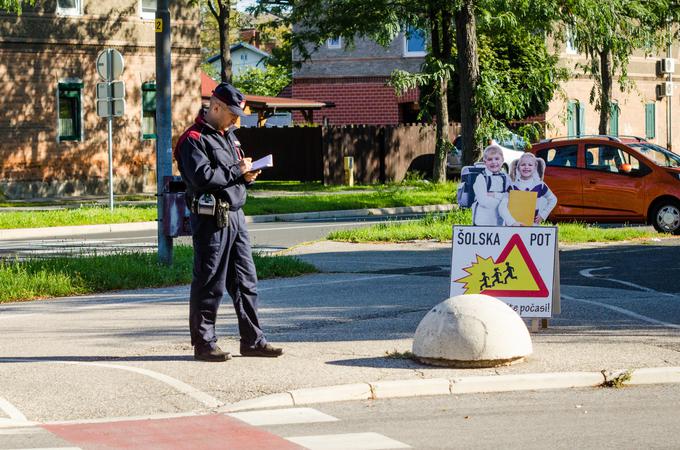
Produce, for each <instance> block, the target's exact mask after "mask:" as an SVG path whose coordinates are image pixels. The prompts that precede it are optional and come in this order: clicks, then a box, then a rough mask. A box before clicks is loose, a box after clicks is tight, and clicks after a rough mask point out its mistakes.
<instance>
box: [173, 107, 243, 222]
mask: <svg viewBox="0 0 680 450" xmlns="http://www.w3.org/2000/svg"><path fill="white" fill-rule="evenodd" d="M174 155H175V159H176V160H177V165H178V167H179V171H180V173H181V174H182V179H183V180H184V182H185V183H186V184H187V196H190V197H193V196H196V195H200V194H203V193H211V194H213V195H215V197H217V198H220V199H222V200H226V201H227V202H228V203H229V205H230V209H231V210H237V209H239V208H241V207H242V206H243V205H244V204H245V202H246V185H247V183H246V181H245V180H244V178H243V173H242V172H241V168H240V167H239V160H240V159H241V158H242V157H243V153H242V151H241V144H240V143H239V142H238V139H236V136H234V133H233V131H232V130H229V131H226V132H222V131H219V130H216V129H215V128H213V127H212V126H210V124H208V123H207V122H206V121H205V119H204V117H203V114H199V115H198V117H197V118H196V122H195V123H194V124H193V125H192V126H191V127H189V128H188V129H187V130H186V131H185V132H184V134H182V136H180V138H179V139H178V140H177V145H176V147H175V151H174Z"/></svg>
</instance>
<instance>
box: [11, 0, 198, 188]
mask: <svg viewBox="0 0 680 450" xmlns="http://www.w3.org/2000/svg"><path fill="white" fill-rule="evenodd" d="M186 4H187V2H171V12H170V13H171V20H172V83H173V86H172V93H173V98H172V102H173V135H175V136H176V135H178V134H179V133H180V132H181V130H182V129H183V128H185V127H186V126H187V125H188V124H189V123H191V121H192V120H193V117H194V115H195V113H196V111H197V110H198V109H199V107H200V102H201V97H200V93H201V91H200V77H199V76H198V73H199V68H200V64H201V55H200V44H199V37H198V33H199V28H198V24H199V11H198V8H197V7H189V6H186ZM155 5H156V1H155V0H110V1H107V2H101V1H94V0H45V1H41V2H36V6H35V7H24V10H23V13H22V14H21V16H18V17H17V16H15V15H0V80H1V81H2V88H0V89H1V90H2V95H1V96H0V99H2V100H1V102H2V115H1V116H0V137H1V138H0V193H3V194H4V195H6V196H7V197H9V198H30V197H43V196H63V195H84V194H104V193H106V192H107V191H108V150H107V121H106V120H105V119H102V118H100V117H98V116H97V114H96V109H95V97H96V84H97V82H99V81H101V80H100V79H99V76H98V74H97V71H96V69H95V59H96V57H97V55H98V53H99V52H100V51H102V50H103V49H105V48H115V49H117V50H118V51H119V52H120V53H122V55H123V57H124V60H125V70H124V72H123V74H122V76H121V77H120V79H121V80H123V81H124V82H125V86H126V102H127V106H126V112H125V115H124V116H123V117H120V118H115V119H114V120H113V136H114V146H113V172H114V191H115V192H116V193H117V194H119V193H128V192H141V191H143V190H144V189H147V190H152V191H153V190H155V164H156V163H155V143H156V141H155V136H156V134H155V133H156V130H155V78H156V77H155V34H154V13H155Z"/></svg>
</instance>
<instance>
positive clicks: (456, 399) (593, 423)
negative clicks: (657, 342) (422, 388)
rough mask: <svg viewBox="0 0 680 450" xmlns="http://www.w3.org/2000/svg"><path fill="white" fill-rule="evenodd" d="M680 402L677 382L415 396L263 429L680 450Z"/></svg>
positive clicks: (424, 447) (419, 440) (458, 442)
mask: <svg viewBox="0 0 680 450" xmlns="http://www.w3.org/2000/svg"><path fill="white" fill-rule="evenodd" d="M678 404H680V387H678V386H677V385H670V386H644V387H636V388H634V389H630V388H627V389H570V390H561V391H533V392H531V391H530V392H510V393H503V394H498V393H492V394H470V395H460V396H445V397H415V398H407V399H387V400H382V401H364V402H342V403H334V404H324V405H310V406H311V407H312V408H314V409H316V410H318V411H320V412H322V413H324V414H326V415H328V416H330V417H334V418H336V419H338V420H337V421H326V422H317V423H305V424H286V425H269V426H265V427H263V428H265V429H266V430H268V431H270V432H273V433H275V434H277V435H279V436H296V437H300V436H306V437H309V436H326V439H328V440H330V439H332V437H333V436H337V435H338V434H349V433H377V434H379V435H381V436H383V437H385V438H389V439H392V440H395V441H397V442H400V443H402V444H405V445H407V446H409V447H410V448H415V449H421V450H430V449H432V450H434V449H501V448H517V449H519V448H521V449H546V448H551V449H570V450H571V449H592V448H599V449H641V448H658V449H661V448H668V449H670V448H676V449H677V448H678V446H679V444H680V414H678ZM389 448H395V447H389Z"/></svg>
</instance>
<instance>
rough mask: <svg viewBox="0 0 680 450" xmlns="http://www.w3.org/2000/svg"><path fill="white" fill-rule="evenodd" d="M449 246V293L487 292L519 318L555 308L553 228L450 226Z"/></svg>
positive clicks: (545, 314)
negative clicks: (450, 244)
mask: <svg viewBox="0 0 680 450" xmlns="http://www.w3.org/2000/svg"><path fill="white" fill-rule="evenodd" d="M452 246H453V247H452V254H451V277H450V282H451V284H450V291H449V296H450V297H455V296H457V295H462V294H486V295H490V296H492V297H495V298H497V299H499V300H501V301H503V302H505V303H506V304H507V305H508V306H510V307H511V308H512V309H513V310H514V311H516V312H517V313H518V314H519V315H520V316H521V317H552V313H553V309H556V310H557V311H556V312H559V302H558V301H555V299H554V298H553V297H554V294H555V293H557V294H556V295H557V296H559V289H558V290H557V291H555V286H556V285H559V283H557V284H556V277H555V275H556V272H555V266H556V261H557V228H556V227H486V226H467V225H454V226H453V239H452ZM555 298H557V299H559V297H555Z"/></svg>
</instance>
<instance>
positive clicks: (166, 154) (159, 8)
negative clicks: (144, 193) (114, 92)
mask: <svg viewBox="0 0 680 450" xmlns="http://www.w3.org/2000/svg"><path fill="white" fill-rule="evenodd" d="M168 3H169V0H157V3H156V20H155V28H156V33H155V34H156V136H157V138H156V177H157V179H156V189H157V190H156V192H157V197H156V198H157V208H158V260H159V261H160V262H161V263H163V264H166V265H170V264H172V238H171V237H168V236H166V235H165V233H164V232H163V220H164V206H163V190H164V182H163V180H164V177H165V176H170V175H172V111H171V101H170V95H171V85H172V75H171V72H170V46H171V43H170V12H169V11H168Z"/></svg>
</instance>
